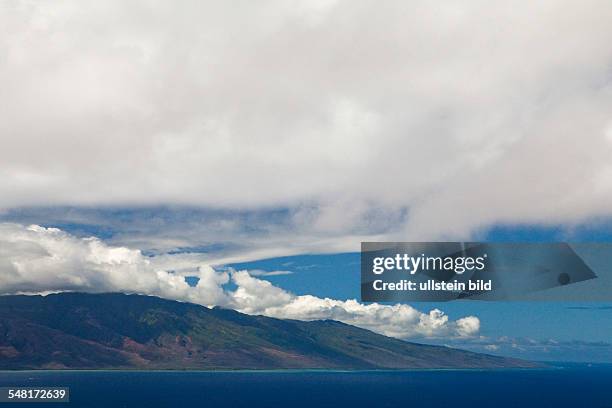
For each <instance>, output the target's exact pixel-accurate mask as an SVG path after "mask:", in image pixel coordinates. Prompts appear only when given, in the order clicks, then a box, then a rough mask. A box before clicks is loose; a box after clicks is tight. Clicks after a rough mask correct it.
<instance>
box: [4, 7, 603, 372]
mask: <svg viewBox="0 0 612 408" xmlns="http://www.w3.org/2000/svg"><path fill="white" fill-rule="evenodd" d="M611 20H612V4H610V2H609V1H603V0H602V1H593V0H591V1H585V2H580V3H578V2H570V1H541V2H528V1H524V2H516V3H514V2H513V3H506V4H496V5H495V7H492V6H491V4H490V2H486V1H463V0H461V1H440V2H428V1H407V2H406V1H388V2H385V3H382V4H381V3H380V2H374V1H341V0H315V1H308V2H306V1H286V0H283V1H280V0H279V1H262V2H251V1H231V2H207V1H185V2H181V3H179V4H171V3H169V2H157V1H147V2H142V1H127V2H125V1H117V0H110V1H104V2H94V1H58V2H53V3H47V2H35V1H25V0H24V1H7V2H2V3H1V4H0V89H2V92H0V293H4V294H8V293H21V292H28V293H47V292H50V291H63V290H83V291H93V292H96V291H97V292H100V291H124V292H136V293H145V294H152V295H158V296H163V297H168V298H172V299H177V300H186V301H192V302H196V303H200V304H204V305H207V306H212V305H220V306H224V307H231V308H235V309H237V310H240V311H243V312H246V313H252V314H266V315H269V316H274V317H283V318H299V319H315V318H334V319H338V320H342V321H345V322H347V323H351V324H356V325H359V326H361V327H366V328H369V329H372V330H375V331H377V332H380V333H383V334H387V335H391V336H395V337H399V338H403V339H409V340H414V341H417V340H418V341H428V342H436V343H439V344H451V345H458V346H461V347H466V348H472V349H474V350H479V351H483V350H486V351H489V352H493V353H502V354H504V353H505V354H507V355H519V356H527V357H529V358H538V359H545V358H548V359H563V358H567V359H593V360H597V361H604V360H605V361H612V346H611V344H610V343H609V339H610V335H612V333H611V332H610V331H609V330H610V329H606V328H607V327H612V325H611V324H609V323H611V322H612V318H611V317H612V315H611V314H610V311H609V309H607V307H608V306H607V305H608V304H607V303H605V302H599V303H593V304H591V303H589V304H587V305H584V304H582V303H580V304H578V303H576V302H573V303H569V302H564V303H537V304H536V303H529V304H518V303H509V304H503V303H486V304H480V303H478V304H472V303H469V304H465V302H457V303H448V304H441V305H438V304H435V305H430V304H415V305H378V304H362V303H361V302H359V299H358V293H356V291H355V290H354V289H355V287H357V284H358V274H357V272H355V271H356V269H353V268H354V267H355V264H354V258H355V252H356V251H358V250H359V246H360V242H361V241H383V240H384V241H434V240H435V241H439V240H494V241H497V240H501V241H539V242H542V241H574V242H596V241H597V242H606V241H610V239H611V238H612V218H611V216H612V210H611V209H612V188H611V187H610V186H612V161H611V160H610V158H611V157H612V47H610V45H609V44H610V43H612V25H611V24H609V22H610V21H611ZM314 254H316V255H317V257H316V258H314V259H316V262H312V263H311V261H312V258H309V256H310V255H314ZM262 260H267V261H262ZM262 262H263V263H262ZM283 263H287V265H283ZM313 265H314V266H313ZM185 277H197V278H198V279H196V280H197V282H198V283H197V284H195V285H194V282H195V280H191V281H189V282H186V281H185ZM190 282H191V284H190ZM577 327H579V328H580V330H576V328H577Z"/></svg>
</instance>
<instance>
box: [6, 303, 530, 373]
mask: <svg viewBox="0 0 612 408" xmlns="http://www.w3.org/2000/svg"><path fill="white" fill-rule="evenodd" d="M531 366H535V364H533V363H530V362H526V361H521V360H515V359H507V358H502V357H494V356H489V355H485V354H477V353H471V352H467V351H462V350H456V349H452V348H447V347H437V346H428V345H421V344H415V343H409V342H405V341H401V340H397V339H393V338H389V337H385V336H382V335H379V334H376V333H373V332H370V331H368V330H364V329H360V328H357V327H354V326H350V325H347V324H344V323H339V322H336V321H329V320H328V321H314V322H302V321H295V320H280V319H273V318H269V317H263V316H250V315H245V314H242V313H238V312H236V311H232V310H226V309H219V308H215V309H208V308H205V307H202V306H198V305H194V304H189V303H181V302H175V301H170V300H165V299H160V298H156V297H151V296H140V295H124V294H114V293H113V294H83V293H62V294H54V295H49V296H44V297H43V296H0V369H37V368H47V369H48V368H70V369H96V368H99V369H101V368H135V369H281V368H338V369H376V368H437V367H440V368H443V367H448V368H454V367H457V368H492V367H531Z"/></svg>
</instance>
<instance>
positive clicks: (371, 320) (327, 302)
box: [0, 223, 480, 338]
mask: <svg viewBox="0 0 612 408" xmlns="http://www.w3.org/2000/svg"><path fill="white" fill-rule="evenodd" d="M189 275H196V276H198V277H199V278H200V280H199V281H198V283H197V285H196V286H195V287H191V286H189V285H188V284H187V283H186V282H185V279H184V276H183V274H181V273H170V272H166V271H164V270H162V269H159V267H158V265H156V260H155V258H148V257H145V256H143V255H142V254H141V253H140V251H138V250H131V249H127V248H124V247H113V246H109V245H107V244H105V243H103V242H102V241H100V240H98V239H96V238H86V239H80V238H76V237H74V236H72V235H70V234H67V233H65V232H63V231H61V230H59V229H54V228H43V227H40V226H36V225H32V226H29V227H26V226H23V225H19V224H7V223H4V224H0V293H4V294H8V293H23V292H27V293H36V292H54V291H67V290H72V291H88V292H105V291H121V292H130V293H142V294H149V295H157V296H162V297H165V298H170V299H176V300H182V301H189V302H194V303H199V304H202V305H206V306H213V305H219V306H223V307H229V308H234V309H236V310H239V311H241V312H244V313H248V314H262V315H266V316H271V317H278V318H288V319H299V320H319V319H334V320H339V321H342V322H345V323H348V324H353V325H356V326H359V327H363V328H366V329H370V330H373V331H376V332H379V333H383V334H385V335H388V336H393V337H398V338H413V337H443V336H449V337H469V336H474V335H476V334H477V333H478V330H479V328H480V321H479V320H478V318H476V317H474V316H468V317H464V318H462V319H459V320H457V321H450V320H449V318H448V316H446V315H445V314H444V313H443V312H441V311H440V310H437V309H434V310H432V311H430V312H429V313H422V312H419V311H418V310H416V309H414V308H413V307H411V306H409V305H400V304H397V305H393V306H386V305H379V304H369V305H364V304H361V303H359V302H357V301H356V300H347V301H341V300H334V299H329V298H325V299H322V298H318V297H316V296H310V295H306V296H296V295H294V294H291V293H289V292H287V291H285V290H283V289H281V288H279V287H276V286H274V285H272V284H271V283H270V282H268V281H265V280H261V279H258V278H256V277H254V276H252V275H251V274H250V273H249V272H248V271H232V272H231V273H228V272H218V271H215V270H214V269H213V268H211V267H209V266H206V265H197V268H195V269H193V268H192V271H191V272H189ZM230 278H231V279H232V281H233V282H234V283H235V285H236V289H235V290H228V289H226V288H224V285H225V284H226V283H228V281H229V279H230Z"/></svg>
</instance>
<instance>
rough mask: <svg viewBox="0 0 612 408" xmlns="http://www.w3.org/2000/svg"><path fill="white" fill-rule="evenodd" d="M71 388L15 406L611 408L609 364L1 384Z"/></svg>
mask: <svg viewBox="0 0 612 408" xmlns="http://www.w3.org/2000/svg"><path fill="white" fill-rule="evenodd" d="M9 386H10V387H13V386H21V387H37V386H39V387H42V386H64V387H70V402H69V403H43V404H41V403H36V404H27V403H17V404H12V403H8V404H0V405H5V406H16V407H27V406H33V407H41V406H42V407H46V408H51V407H54V406H57V407H68V406H72V407H104V408H109V407H145V408H154V407H189V408H191V407H206V408H214V407H227V408H239V407H248V408H259V407H262V408H264V407H265V408H272V407H291V408H298V407H309V408H313V407H317V408H318V407H334V408H339V407H352V408H356V407H369V408H381V407H411V408H412V407H436V408H438V407H445V408H447V407H448V408H451V407H452V408H461V407H470V408H474V407H495V408H505V407H516V408H519V407H520V408H528V407H538V408H541V407H555V408H561V407H568V408H569V407H571V408H576V407H579V408H612V365H587V364H563V365H556V366H555V367H552V368H545V369H524V370H520V369H513V370H412V371H354V372H340V371H257V372H253V371H233V372H227V371H223V372H183V371H162V372H159V371H21V372H10V371H1V372H0V387H9Z"/></svg>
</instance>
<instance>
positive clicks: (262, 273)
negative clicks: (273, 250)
mask: <svg viewBox="0 0 612 408" xmlns="http://www.w3.org/2000/svg"><path fill="white" fill-rule="evenodd" d="M248 272H249V275H251V276H258V277H261V276H283V275H292V274H293V272H292V271H262V270H261V269H249V271H248Z"/></svg>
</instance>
